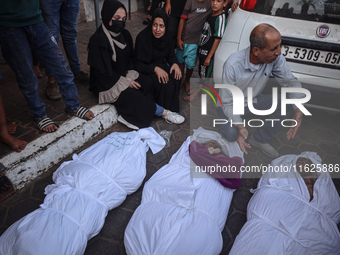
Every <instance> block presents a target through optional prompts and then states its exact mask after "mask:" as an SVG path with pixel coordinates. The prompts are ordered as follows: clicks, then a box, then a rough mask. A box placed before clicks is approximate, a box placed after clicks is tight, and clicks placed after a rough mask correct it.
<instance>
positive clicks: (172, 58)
mask: <svg viewBox="0 0 340 255" xmlns="http://www.w3.org/2000/svg"><path fill="white" fill-rule="evenodd" d="M167 26H168V15H167V14H166V13H165V12H164V11H163V10H156V11H155V12H154V14H153V16H152V21H151V22H150V24H149V25H148V26H147V27H146V28H145V29H144V30H142V31H141V32H140V33H139V34H138V36H137V38H136V48H135V58H136V63H135V65H136V70H137V71H138V72H140V73H142V74H145V75H148V76H149V77H150V78H151V79H152V83H153V86H154V92H155V94H154V97H155V100H156V103H157V104H159V105H160V106H163V107H164V108H166V109H169V110H171V111H173V112H178V111H179V91H180V80H181V78H182V74H181V71H180V68H179V65H178V60H177V57H176V55H175V50H174V47H173V43H172V40H173V36H172V34H171V32H170V31H169V30H168V29H167Z"/></svg>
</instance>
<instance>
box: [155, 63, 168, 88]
mask: <svg viewBox="0 0 340 255" xmlns="http://www.w3.org/2000/svg"><path fill="white" fill-rule="evenodd" d="M155 74H156V75H157V77H158V82H159V83H164V84H166V83H168V81H169V74H168V73H167V72H166V71H164V70H163V69H162V68H160V67H158V66H156V67H155Z"/></svg>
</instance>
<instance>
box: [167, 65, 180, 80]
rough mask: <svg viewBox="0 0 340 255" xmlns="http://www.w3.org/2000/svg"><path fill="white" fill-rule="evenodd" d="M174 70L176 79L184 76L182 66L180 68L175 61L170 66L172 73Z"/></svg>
mask: <svg viewBox="0 0 340 255" xmlns="http://www.w3.org/2000/svg"><path fill="white" fill-rule="evenodd" d="M172 71H175V79H176V80H180V79H181V78H182V72H181V68H179V66H178V65H177V64H176V63H174V64H173V65H172V66H171V68H170V74H171V73H172Z"/></svg>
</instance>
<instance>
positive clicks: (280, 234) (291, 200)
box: [230, 152, 340, 255]
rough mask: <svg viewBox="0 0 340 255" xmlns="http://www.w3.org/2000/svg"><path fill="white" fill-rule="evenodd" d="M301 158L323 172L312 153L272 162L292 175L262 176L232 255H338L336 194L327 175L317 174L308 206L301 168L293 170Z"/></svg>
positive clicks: (339, 201)
mask: <svg viewBox="0 0 340 255" xmlns="http://www.w3.org/2000/svg"><path fill="white" fill-rule="evenodd" d="M299 157H304V158H308V159H310V160H311V161H312V162H313V164H314V166H315V169H314V168H313V167H311V168H310V169H311V170H312V169H313V170H314V171H318V172H319V171H321V170H322V168H323V166H321V165H318V164H321V159H320V157H319V156H318V155H317V154H316V153H314V152H304V153H302V154H301V155H286V156H282V157H280V158H277V159H275V160H273V161H272V163H271V165H272V166H274V167H275V166H276V167H281V169H283V168H282V167H286V168H285V169H286V170H287V169H291V171H289V172H287V173H284V172H282V171H281V172H274V171H273V172H268V173H265V174H264V175H263V176H262V178H261V179H260V181H259V183H258V187H257V189H256V190H255V194H254V195H253V197H252V198H251V200H250V202H249V204H248V208H247V222H246V224H245V225H244V226H243V228H242V229H241V231H240V233H239V235H238V236H237V238H236V240H235V243H234V245H233V247H232V250H231V252H230V254H236V255H238V254H250V253H251V254H254V255H256V254H259V255H263V254H299V255H300V254H303V255H304V254H318V255H319V254H325V255H326V254H327V255H329V254H339V251H340V234H339V230H338V228H337V225H336V224H338V223H339V221H340V199H339V195H338V193H337V191H336V188H335V186H334V184H333V181H332V179H331V178H330V175H329V173H328V172H322V171H321V172H320V174H319V177H318V179H317V180H316V182H315V184H314V188H313V199H312V201H310V202H309V200H310V195H309V192H308V189H307V186H306V184H305V182H304V180H303V178H302V177H301V176H300V174H299V172H300V169H297V172H295V171H294V166H295V163H296V161H297V159H298V158H299ZM319 166H321V168H320V167H319ZM277 169H279V168H277Z"/></svg>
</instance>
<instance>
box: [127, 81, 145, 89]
mask: <svg viewBox="0 0 340 255" xmlns="http://www.w3.org/2000/svg"><path fill="white" fill-rule="evenodd" d="M129 87H130V88H133V89H137V90H139V89H140V88H141V87H142V86H141V85H140V84H139V83H138V82H136V81H131V82H130V84H129Z"/></svg>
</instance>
